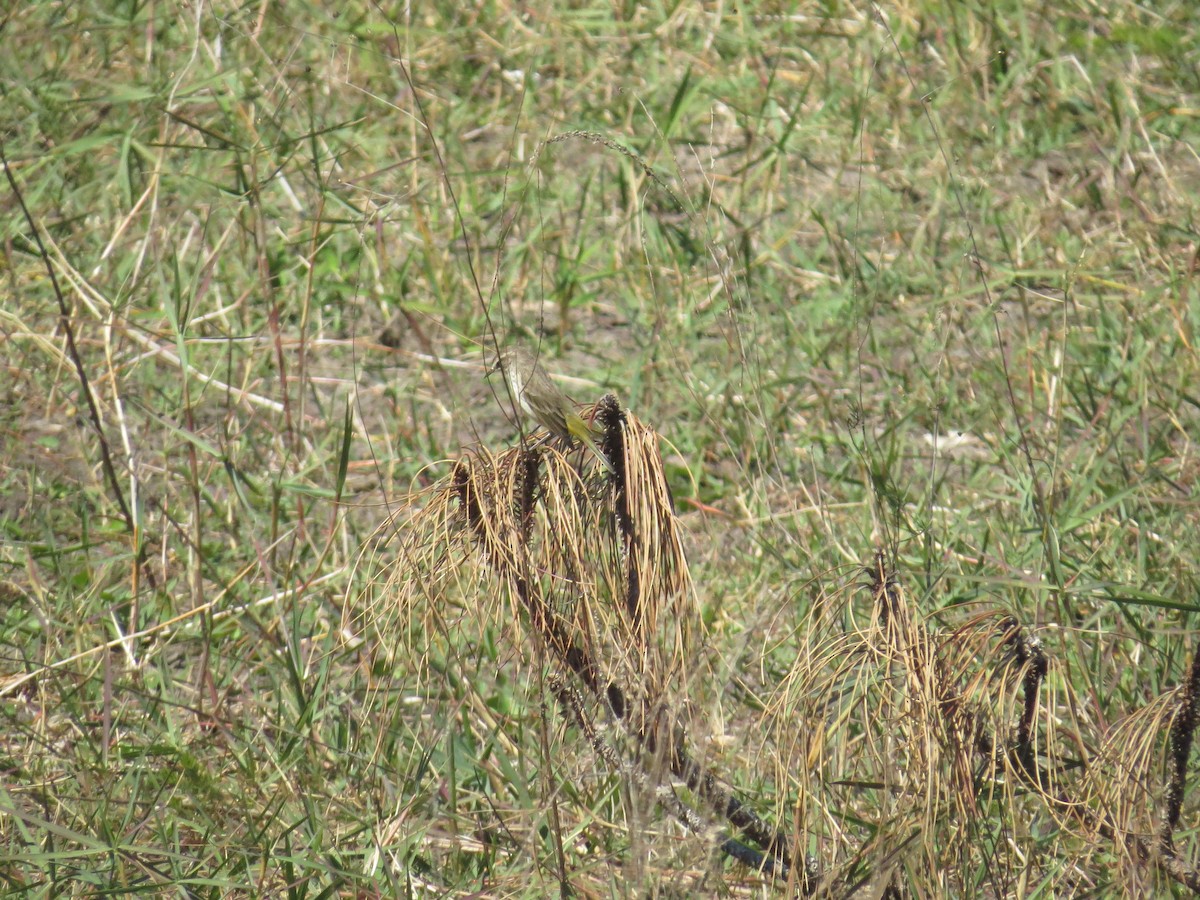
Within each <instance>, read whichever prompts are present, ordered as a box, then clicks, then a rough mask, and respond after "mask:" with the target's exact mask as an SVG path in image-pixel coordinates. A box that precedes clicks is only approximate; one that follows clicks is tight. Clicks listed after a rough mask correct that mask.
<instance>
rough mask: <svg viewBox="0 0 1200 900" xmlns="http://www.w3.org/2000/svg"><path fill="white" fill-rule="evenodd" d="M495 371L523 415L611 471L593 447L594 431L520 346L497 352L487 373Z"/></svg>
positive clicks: (599, 452) (531, 355)
mask: <svg viewBox="0 0 1200 900" xmlns="http://www.w3.org/2000/svg"><path fill="white" fill-rule="evenodd" d="M496 369H500V370H501V371H502V372H503V373H504V380H505V381H507V382H508V389H509V391H511V392H512V397H513V399H514V400H515V401H516V403H517V406H519V407H520V408H521V410H522V411H523V412H524V413H525V414H526V415H527V416H529V417H530V418H531V419H533V420H534V421H535V422H537V423H538V424H539V425H541V426H542V427H543V428H545V429H546V430H547V431H549V432H550V434H552V435H553V436H554V437H556V438H558V439H559V440H561V441H563V442H564V443H566V444H568V445H570V444H571V443H572V441H573V440H578V441H581V442H582V443H583V444H584V445H585V446H586V447H587V448H588V449H589V450H591V451H592V453H594V454H595V455H596V458H597V459H599V460H600V461H601V462H603V463H604V466H605V468H607V469H608V471H610V472H611V471H613V467H612V463H610V462H609V461H608V457H606V456H605V455H604V453H603V451H602V450H601V449H600V447H599V446H597V444H596V430H595V429H593V428H592V426H591V425H589V424H588V423H587V422H585V421H584V420H583V417H582V416H581V415H579V411H578V410H577V409H576V408H575V404H574V403H572V402H571V401H570V399H568V397H567V395H566V394H564V393H563V392H562V391H560V390H559V389H558V388H557V387H556V386H555V384H554V382H553V381H551V380H550V376H549V375H547V374H546V371H545V369H543V368H542V367H541V365H540V364H539V363H538V361H537V358H536V357H535V356H534V355H533V354H531V353H530V352H529V351H528V350H526V349H525V348H524V347H520V346H513V347H508V348H506V349H505V350H503V351H501V353H500V358H499V359H498V360H497V361H496V364H495V365H494V366H492V368H491V371H492V372H494V371H496Z"/></svg>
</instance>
